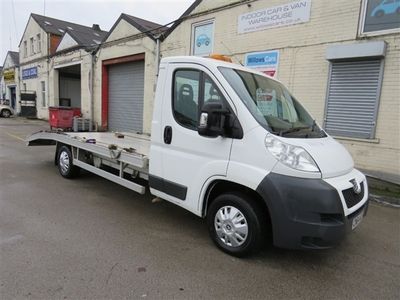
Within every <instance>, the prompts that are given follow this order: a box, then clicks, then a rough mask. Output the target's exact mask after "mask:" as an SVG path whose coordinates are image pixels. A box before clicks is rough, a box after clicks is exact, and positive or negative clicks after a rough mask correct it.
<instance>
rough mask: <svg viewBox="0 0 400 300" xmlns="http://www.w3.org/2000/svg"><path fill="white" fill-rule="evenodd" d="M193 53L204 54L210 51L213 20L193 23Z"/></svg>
mask: <svg viewBox="0 0 400 300" xmlns="http://www.w3.org/2000/svg"><path fill="white" fill-rule="evenodd" d="M192 35H193V41H192V44H193V46H192V49H193V55H198V56H206V55H209V54H211V53H212V51H213V44H214V41H213V39H214V21H211V22H206V23H202V24H195V25H193V34H192Z"/></svg>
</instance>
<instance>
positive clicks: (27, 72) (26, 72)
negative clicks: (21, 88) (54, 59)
mask: <svg viewBox="0 0 400 300" xmlns="http://www.w3.org/2000/svg"><path fill="white" fill-rule="evenodd" d="M37 76H38V74H37V67H32V68H28V69H22V79H30V78H36V77H37Z"/></svg>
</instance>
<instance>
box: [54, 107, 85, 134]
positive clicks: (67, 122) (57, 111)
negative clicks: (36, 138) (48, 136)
mask: <svg viewBox="0 0 400 300" xmlns="http://www.w3.org/2000/svg"><path fill="white" fill-rule="evenodd" d="M81 115H82V114H81V109H80V108H77V107H65V106H52V107H49V124H50V129H52V128H61V129H70V128H72V121H73V118H74V117H75V116H81Z"/></svg>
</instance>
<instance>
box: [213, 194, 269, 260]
mask: <svg viewBox="0 0 400 300" xmlns="http://www.w3.org/2000/svg"><path fill="white" fill-rule="evenodd" d="M265 217H266V216H264V214H263V213H262V210H261V209H260V208H259V207H258V205H256V203H255V202H254V201H253V199H251V198H250V197H248V196H247V195H245V194H241V193H228V194H222V195H220V196H218V197H217V198H216V199H215V200H214V201H213V202H212V203H211V205H210V207H209V209H208V213H207V225H208V230H209V233H210V236H211V239H212V240H213V242H214V243H215V244H216V245H217V247H218V248H220V249H221V250H222V251H224V252H226V253H228V254H230V255H233V256H237V257H243V256H246V255H249V254H254V253H256V252H258V251H259V250H260V248H261V246H262V244H263V242H264V240H265V236H264V234H265V227H264V225H263V224H264V223H265V220H264V218H265Z"/></svg>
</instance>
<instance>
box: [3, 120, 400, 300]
mask: <svg viewBox="0 0 400 300" xmlns="http://www.w3.org/2000/svg"><path fill="white" fill-rule="evenodd" d="M44 127H47V125H46V123H44V122H41V121H31V120H24V119H17V118H11V119H0V298H1V299H24V298H31V299H106V298H107V299H111V298H112V299H154V298H164V299H194V298H196V299H198V298H202V299H268V298H273V299H290V298H303V299H321V298H325V299H328V298H329V299H399V298H400V280H399V278H400V224H399V222H400V218H399V217H400V209H395V208H390V207H384V206H379V205H377V204H374V203H371V205H370V209H369V211H368V215H367V217H366V218H365V219H364V220H363V222H362V223H361V225H360V226H359V227H358V228H357V229H356V230H355V231H354V232H353V233H352V234H351V235H350V236H348V238H347V239H346V240H345V241H343V243H342V244H341V245H340V246H338V247H337V248H335V249H331V250H327V251H318V252H302V251H287V250H281V249H276V248H272V247H271V248H270V249H267V250H265V251H264V252H262V253H261V254H259V255H257V256H255V257H251V258H248V259H237V258H233V257H230V256H228V255H226V254H224V253H222V252H220V251H219V250H218V249H217V248H216V247H214V245H213V244H212V242H211V240H210V239H209V237H208V233H207V229H206V226H205V222H204V221H203V220H201V219H199V218H198V217H196V216H194V215H192V214H190V213H189V212H186V211H185V210H183V209H181V208H178V207H176V206H174V205H172V204H169V203H168V202H165V201H163V202H158V203H152V202H151V199H152V197H151V196H150V195H146V196H140V195H138V194H136V193H134V192H132V191H129V190H127V189H125V188H123V187H120V186H118V185H116V184H113V183H111V182H108V181H107V180H104V179H102V178H99V177H97V176H95V175H91V174H88V173H84V174H83V175H82V176H81V177H80V178H79V179H76V180H66V179H63V178H62V177H61V176H60V175H59V174H58V170H57V169H56V167H55V166H54V164H53V160H54V147H30V148H27V147H26V146H25V144H24V142H23V140H22V139H23V138H24V137H25V136H26V135H28V134H29V133H32V132H35V131H37V130H39V129H41V128H44Z"/></svg>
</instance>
